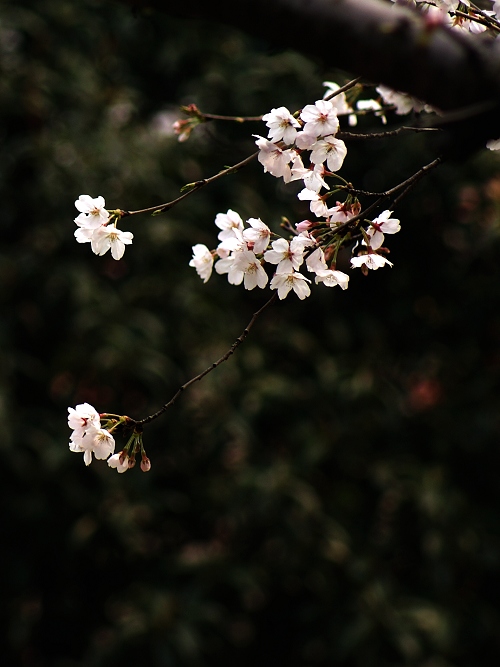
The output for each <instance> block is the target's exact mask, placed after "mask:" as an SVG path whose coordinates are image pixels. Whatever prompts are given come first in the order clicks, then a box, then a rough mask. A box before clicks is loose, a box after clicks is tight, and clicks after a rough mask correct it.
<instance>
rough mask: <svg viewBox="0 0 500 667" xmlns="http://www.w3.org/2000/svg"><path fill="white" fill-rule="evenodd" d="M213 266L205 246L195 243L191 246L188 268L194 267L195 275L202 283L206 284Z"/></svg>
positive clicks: (210, 254) (212, 259)
mask: <svg viewBox="0 0 500 667" xmlns="http://www.w3.org/2000/svg"><path fill="white" fill-rule="evenodd" d="M213 264H214V258H213V255H212V253H211V252H210V250H209V249H208V248H207V246H206V245H203V243H197V244H196V245H194V246H193V259H192V260H191V261H190V262H189V266H194V268H195V269H196V273H197V274H198V275H199V276H200V278H201V279H202V280H203V282H204V283H206V282H207V281H208V279H209V278H210V276H211V275H212V267H213Z"/></svg>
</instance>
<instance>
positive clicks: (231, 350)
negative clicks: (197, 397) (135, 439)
mask: <svg viewBox="0 0 500 667" xmlns="http://www.w3.org/2000/svg"><path fill="white" fill-rule="evenodd" d="M276 297H277V292H275V293H274V294H273V295H272V297H271V298H270V299H269V300H268V301H266V303H265V304H264V305H263V306H262V307H261V308H259V310H257V311H256V312H255V313H254V314H253V316H252V319H251V320H250V322H249V323H248V324H247V326H246V327H245V329H244V330H243V332H242V333H241V335H240V336H238V338H237V339H236V340H235V341H234V343H233V344H232V345H231V347H230V348H229V350H228V351H227V352H226V353H225V354H224V355H223V356H222V357H221V358H220V359H218V360H217V361H214V363H213V364H211V365H210V366H209V367H208V368H206V369H205V370H204V371H203V372H202V373H199V374H198V375H196V376H195V377H193V378H191V379H190V380H188V382H186V383H185V384H183V385H182V387H179V389H178V390H177V391H176V392H175V394H174V395H173V396H172V398H171V399H170V400H169V401H168V403H165V405H164V406H163V407H161V408H160V409H159V410H158V411H157V412H155V413H154V414H152V415H150V416H149V417H145V418H144V419H140V420H139V421H136V422H135V426H143V425H144V424H149V422H152V421H153V420H154V419H157V418H158V417H159V416H160V415H162V414H163V413H164V412H165V411H166V410H168V408H170V407H172V405H173V404H174V403H175V402H176V400H177V399H178V398H179V396H180V395H181V394H182V392H183V391H184V390H185V389H187V388H188V387H190V386H191V385H192V384H194V383H195V382H198V381H199V380H201V379H202V378H204V377H205V375H208V374H209V373H211V372H212V371H213V370H215V369H216V368H217V366H220V365H221V364H222V363H224V361H227V359H229V357H230V356H231V355H232V354H233V353H234V352H235V351H236V349H237V348H238V347H239V346H240V345H241V344H242V343H243V341H244V340H245V338H246V337H247V336H248V334H249V333H250V329H251V328H252V327H253V325H254V324H255V321H256V320H257V318H258V317H259V315H261V314H262V313H263V312H264V311H265V310H266V308H268V307H269V306H270V305H271V304H273V303H274V302H275V301H276Z"/></svg>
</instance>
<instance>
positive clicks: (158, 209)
mask: <svg viewBox="0 0 500 667" xmlns="http://www.w3.org/2000/svg"><path fill="white" fill-rule="evenodd" d="M258 154H259V152H258V151H257V152H255V153H252V155H249V156H248V157H246V158H245V159H244V160H241V162H237V163H236V164H233V165H232V166H231V167H227V168H226V169H223V170H222V171H219V172H218V173H217V174H215V175H214V176H210V177H209V178H202V179H201V180H199V181H194V183H187V184H186V185H184V187H183V188H182V190H185V189H187V188H189V189H188V190H187V192H184V194H182V195H180V196H179V197H177V198H176V199H173V200H172V201H169V202H167V203H166V204H160V205H159V206H149V207H148V208H141V209H138V210H137V211H124V210H123V209H120V210H119V213H120V216H121V217H122V218H124V217H126V216H129V215H138V214H139V213H153V215H158V214H159V213H164V212H165V211H169V210H170V209H171V208H172V207H173V206H175V205H176V204H178V203H179V202H180V201H182V200H183V199H186V197H189V196H190V195H192V194H193V192H197V191H198V190H200V189H201V188H203V187H205V185H209V184H210V183H213V182H214V181H217V180H218V179H219V178H222V177H223V176H227V175H228V174H234V173H236V172H237V171H239V170H240V169H242V168H243V167H245V166H246V165H247V164H250V162H252V160H254V159H255V158H256V157H257V155H258Z"/></svg>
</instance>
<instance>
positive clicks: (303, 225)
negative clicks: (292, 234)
mask: <svg viewBox="0 0 500 667" xmlns="http://www.w3.org/2000/svg"><path fill="white" fill-rule="evenodd" d="M312 225H313V223H312V222H311V221H310V220H302V222H298V223H297V224H296V225H295V227H296V228H297V231H298V232H299V234H300V232H307V230H308V229H310V228H311V227H312Z"/></svg>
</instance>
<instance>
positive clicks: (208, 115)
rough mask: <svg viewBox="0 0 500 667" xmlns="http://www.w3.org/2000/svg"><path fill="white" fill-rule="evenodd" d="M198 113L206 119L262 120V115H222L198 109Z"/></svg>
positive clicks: (245, 121)
mask: <svg viewBox="0 0 500 667" xmlns="http://www.w3.org/2000/svg"><path fill="white" fill-rule="evenodd" d="M198 115H199V116H201V117H202V118H204V119H206V120H229V121H233V122H234V123H247V122H250V121H259V120H262V116H220V115H218V114H215V113H205V112H203V111H199V110H198Z"/></svg>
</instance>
